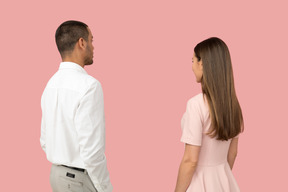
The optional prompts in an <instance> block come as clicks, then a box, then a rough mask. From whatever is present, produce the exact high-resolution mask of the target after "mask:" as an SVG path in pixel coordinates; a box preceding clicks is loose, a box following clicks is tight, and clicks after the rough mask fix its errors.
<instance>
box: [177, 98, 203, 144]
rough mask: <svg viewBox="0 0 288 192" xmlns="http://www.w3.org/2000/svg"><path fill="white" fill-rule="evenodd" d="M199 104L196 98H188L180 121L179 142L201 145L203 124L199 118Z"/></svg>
mask: <svg viewBox="0 0 288 192" xmlns="http://www.w3.org/2000/svg"><path fill="white" fill-rule="evenodd" d="M200 112H201V111H200V106H199V105H198V103H197V101H196V100H193V99H191V100H189V101H188V103H187V107H186V112H185V113H184V115H183V117H182V121H181V128H182V136H181V142H183V143H187V144H190V145H196V146H201V144H202V136H203V125H202V120H201V113H200Z"/></svg>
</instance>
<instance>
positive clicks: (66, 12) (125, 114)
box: [0, 0, 288, 192]
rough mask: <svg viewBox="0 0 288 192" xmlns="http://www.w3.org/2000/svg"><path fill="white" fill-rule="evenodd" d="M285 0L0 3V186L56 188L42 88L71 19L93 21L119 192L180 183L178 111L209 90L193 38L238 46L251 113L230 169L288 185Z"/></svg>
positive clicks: (247, 181) (248, 185)
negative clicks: (46, 146)
mask: <svg viewBox="0 0 288 192" xmlns="http://www.w3.org/2000/svg"><path fill="white" fill-rule="evenodd" d="M286 2H287V1H285V0H282V1H280V0H274V1H269V2H268V1H260V0H258V1H250V0H243V1H238V2H234V1H233V2H232V1H217V2H216V1H170V0H165V1H164V0H153V1H152V0H145V1H132V0H130V1H129V0H122V1H92V0H91V1H88V0H83V1H75V0H69V1H68V0H62V1H60V0H58V1H36V0H26V1H13V0H12V1H5V2H4V1H3V2H1V3H0V4H1V6H0V7H1V8H0V14H1V15H0V16H1V17H0V18H1V30H0V33H1V76H0V78H1V81H0V83H1V90H2V91H1V121H0V127H1V130H2V133H1V139H0V147H1V160H0V161H1V163H0V165H1V191H41V192H49V191H52V190H51V189H50V184H49V172H50V166H51V165H50V163H49V162H48V161H47V160H46V157H45V155H44V152H43V151H42V149H41V147H40V143H39V137H40V119H41V109H40V97H41V94H42V91H43V89H44V87H45V85H46V83H47V81H48V79H49V78H50V77H51V76H52V75H53V74H54V73H55V72H56V71H57V69H58V66H59V63H60V56H59V54H58V52H57V48H56V45H55V42H54V33H55V30H56V28H57V27H58V26H59V25H60V23H62V22H63V21H65V20H69V19H75V20H80V21H84V22H86V23H87V24H88V25H89V26H90V28H91V30H92V32H93V35H94V40H95V41H94V46H95V53H94V62H95V63H94V64H93V65H92V66H89V67H86V68H85V69H86V70H87V71H88V73H89V74H91V75H92V76H94V77H95V78H97V79H98V80H99V81H100V82H101V83H102V86H103V90H104V97H105V114H106V130H107V143H106V146H107V147H106V155H107V159H108V168H109V171H110V175H111V181H112V184H113V186H114V191H115V192H124V191H125V192H126V191H128V192H135V191H136V192H144V191H145V192H146V191H152V192H154V191H155V192H162V191H164V192H168V191H173V190H174V187H175V183H176V177H177V171H178V166H179V163H180V160H181V157H182V154H183V149H184V148H183V147H184V145H183V144H182V143H180V135H181V129H180V120H181V117H182V114H183V112H184V111H185V107H186V102H187V100H188V99H189V98H191V97H192V96H194V95H195V94H197V93H199V92H200V91H201V89H200V85H199V84H197V83H196V82H195V77H194V75H193V73H192V71H191V58H192V54H193V48H194V46H195V45H196V44H197V43H198V42H200V41H202V40H204V39H206V38H208V37H211V36H217V37H220V38H222V39H223V40H224V41H225V42H226V43H227V45H228V46H229V48H230V52H231V55H232V63H233V67H234V76H235V83H236V90H237V94H238V98H239V101H240V103H241V105H242V110H243V114H244V118H245V132H244V134H242V135H241V139H240V144H239V155H238V158H237V161H236V163H235V167H234V169H233V173H234V175H235V177H236V179H237V181H238V184H239V186H240V188H241V191H244V192H247V191H249V192H250V191H261V192H266V191H267V192H271V191H288V190H287V171H288V169H287V162H288V157H287V149H286V148H287V144H288V143H287V134H288V129H287V128H288V126H287V107H288V104H287V98H288V94H287V82H288V78H287V76H288V75H287V69H288V67H287V64H288V63H287V45H288V38H287V34H288V30H287V18H288V14H287V3H286Z"/></svg>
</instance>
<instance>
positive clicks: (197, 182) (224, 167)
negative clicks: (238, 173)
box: [181, 93, 240, 192]
mask: <svg viewBox="0 0 288 192" xmlns="http://www.w3.org/2000/svg"><path fill="white" fill-rule="evenodd" d="M210 124H211V121H210V118H209V108H208V104H207V103H206V102H205V100H204V98H203V94H202V93H201V94H198V95H196V96H195V97H193V98H191V99H190V100H189V101H188V103H187V108H186V112H185V113H184V115H183V117H182V120H181V128H182V137H181V141H182V142H183V143H187V144H191V145H197V146H201V150H200V154H199V160H198V165H197V168H196V170H195V172H194V175H193V178H192V181H191V183H190V186H189V187H188V189H187V192H238V191H240V189H239V187H238V185H237V182H236V180H235V178H234V176H233V174H232V171H231V169H230V166H229V164H228V162H227V154H228V149H229V146H230V142H231V139H230V140H228V141H219V140H216V139H215V138H211V137H209V136H208V135H206V134H205V133H206V132H207V131H208V129H209V127H210Z"/></svg>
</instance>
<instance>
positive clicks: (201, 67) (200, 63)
mask: <svg viewBox="0 0 288 192" xmlns="http://www.w3.org/2000/svg"><path fill="white" fill-rule="evenodd" d="M198 65H199V69H200V70H201V71H203V64H202V59H201V60H200V61H199V62H198Z"/></svg>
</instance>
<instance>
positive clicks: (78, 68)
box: [59, 61, 87, 74]
mask: <svg viewBox="0 0 288 192" xmlns="http://www.w3.org/2000/svg"><path fill="white" fill-rule="evenodd" d="M60 69H74V70H76V71H79V72H82V73H85V74H87V72H86V71H85V69H84V68H82V67H81V66H80V65H78V64H77V63H73V62H68V61H65V62H61V63H60V67H59V70H60Z"/></svg>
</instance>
